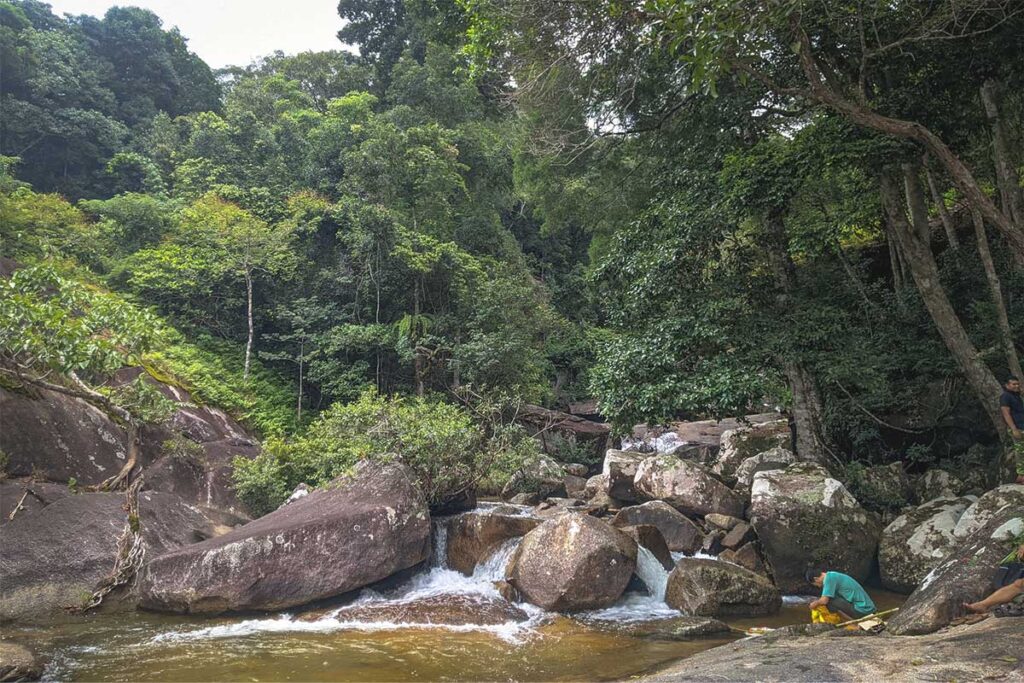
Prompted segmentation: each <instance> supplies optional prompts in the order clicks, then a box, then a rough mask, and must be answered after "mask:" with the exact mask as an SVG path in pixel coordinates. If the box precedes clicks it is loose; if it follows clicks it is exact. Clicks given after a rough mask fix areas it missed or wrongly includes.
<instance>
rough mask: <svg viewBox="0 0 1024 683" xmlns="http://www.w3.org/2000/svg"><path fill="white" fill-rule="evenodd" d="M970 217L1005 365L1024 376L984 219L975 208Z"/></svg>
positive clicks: (1015, 374) (1016, 375)
mask: <svg viewBox="0 0 1024 683" xmlns="http://www.w3.org/2000/svg"><path fill="white" fill-rule="evenodd" d="M971 218H973V220H974V235H975V237H976V238H977V240H978V255H979V256H980V257H981V264H982V265H983V266H984V268H985V278H986V279H987V280H988V288H989V291H990V293H991V295H992V305H993V306H995V309H996V321H997V322H998V323H999V336H1000V338H1001V341H1002V344H1003V351H1004V352H1005V354H1006V367H1008V368H1009V369H1010V373H1011V374H1012V375H1013V376H1014V377H1024V373H1021V369H1020V358H1019V357H1018V356H1017V349H1016V347H1014V345H1013V331H1012V330H1010V320H1009V317H1008V316H1007V315H1006V304H1005V302H1004V301H1003V288H1002V284H1001V283H1000V282H999V274H998V273H996V266H995V263H993V262H992V252H991V251H990V250H989V247H988V235H987V234H986V233H985V220H984V219H983V218H982V217H981V212H980V211H978V210H977V209H972V210H971Z"/></svg>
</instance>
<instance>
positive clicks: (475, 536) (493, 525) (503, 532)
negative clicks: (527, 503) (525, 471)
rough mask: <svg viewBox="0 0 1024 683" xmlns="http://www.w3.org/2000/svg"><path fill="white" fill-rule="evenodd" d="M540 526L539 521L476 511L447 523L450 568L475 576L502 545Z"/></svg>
mask: <svg viewBox="0 0 1024 683" xmlns="http://www.w3.org/2000/svg"><path fill="white" fill-rule="evenodd" d="M538 524H540V520H539V519H537V518H536V517H530V516H526V515H519V514H505V513H502V512H498V511H474V512H467V513H465V514H461V515H458V516H456V517H453V518H452V519H451V520H448V522H447V533H448V540H447V544H448V545H447V556H448V566H449V567H451V568H452V569H454V570H455V571H458V572H462V573H463V574H465V575H466V576H472V574H473V570H474V569H475V568H476V566H477V565H478V564H480V563H481V562H483V561H484V560H486V559H487V558H488V557H490V556H491V554H492V553H494V551H495V550H497V549H498V547H499V546H500V545H501V544H502V543H504V542H505V541H507V540H508V539H510V538H518V537H520V536H525V535H526V534H527V533H528V532H529V531H530V530H532V529H533V528H534V527H536V526H537V525H538Z"/></svg>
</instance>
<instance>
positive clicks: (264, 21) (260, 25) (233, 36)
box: [47, 0, 342, 69]
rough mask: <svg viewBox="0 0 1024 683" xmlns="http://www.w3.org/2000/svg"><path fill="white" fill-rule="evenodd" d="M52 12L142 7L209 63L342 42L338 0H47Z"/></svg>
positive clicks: (245, 61)
mask: <svg viewBox="0 0 1024 683" xmlns="http://www.w3.org/2000/svg"><path fill="white" fill-rule="evenodd" d="M47 2H48V3H49V4H50V6H51V7H53V11H54V13H55V14H93V15H95V16H98V17H102V16H103V15H104V14H105V13H106V11H107V10H108V9H109V8H111V7H114V6H117V5H130V6H134V7H144V8H145V9H149V10H152V11H153V12H154V13H156V15H157V16H159V17H160V18H161V19H163V22H164V28H168V29H169V28H171V27H173V26H177V27H178V28H179V29H181V32H182V34H183V35H184V36H185V37H186V38H188V45H189V48H191V50H192V51H193V52H195V53H196V54H197V55H199V56H200V57H202V58H203V59H204V60H205V61H206V63H207V64H209V65H210V66H211V67H213V68H215V69H216V68H219V67H222V66H227V65H229V64H236V65H240V66H244V65H246V64H248V63H249V62H251V61H252V60H253V59H255V58H256V57H261V56H263V55H266V54H269V53H271V52H273V51H274V50H282V51H283V52H285V53H287V54H295V53H296V52H303V51H305V50H337V49H340V48H341V47H342V44H341V43H340V42H339V41H338V38H337V32H338V29H340V28H341V18H340V17H339V16H338V9H337V8H338V2H337V0H125V1H124V2H111V1H110V0H47Z"/></svg>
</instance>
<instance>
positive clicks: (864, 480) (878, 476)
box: [849, 462, 913, 511]
mask: <svg viewBox="0 0 1024 683" xmlns="http://www.w3.org/2000/svg"><path fill="white" fill-rule="evenodd" d="M849 484H850V487H851V489H852V490H853V491H854V492H855V494H856V496H857V500H858V501H860V502H861V504H862V505H864V506H866V507H868V508H869V509H872V510H878V511H887V510H899V509H900V508H903V507H905V506H906V505H907V504H908V502H910V500H911V498H912V497H913V487H912V486H911V484H910V478H909V477H908V476H907V473H906V472H905V471H904V469H903V463H901V462H893V463H889V464H888V465H873V466H871V467H866V468H864V469H863V470H861V471H860V473H859V475H858V476H856V477H855V478H854V480H853V481H851V482H849Z"/></svg>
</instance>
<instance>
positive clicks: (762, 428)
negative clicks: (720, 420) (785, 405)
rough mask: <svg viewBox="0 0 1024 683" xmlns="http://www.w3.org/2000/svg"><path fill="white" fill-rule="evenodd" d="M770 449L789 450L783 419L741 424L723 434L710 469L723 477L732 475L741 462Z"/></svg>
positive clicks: (790, 437) (788, 436)
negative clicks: (716, 455) (716, 456)
mask: <svg viewBox="0 0 1024 683" xmlns="http://www.w3.org/2000/svg"><path fill="white" fill-rule="evenodd" d="M773 448H784V449H787V450H788V449H792V436H791V434H790V431H789V423H788V422H787V421H786V420H775V421H772V422H763V423H761V424H754V425H744V426H740V427H736V428H735V429H730V430H727V431H725V432H723V433H722V445H721V448H720V449H719V451H718V458H717V459H716V460H715V464H714V466H713V467H712V469H713V470H714V471H715V472H716V473H718V474H720V475H722V476H723V477H727V478H728V477H734V476H735V475H736V470H737V468H739V466H740V465H742V464H743V461H744V460H746V459H747V458H750V457H753V456H755V455H757V454H758V453H764V452H765V451H769V450H771V449H773Z"/></svg>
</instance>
